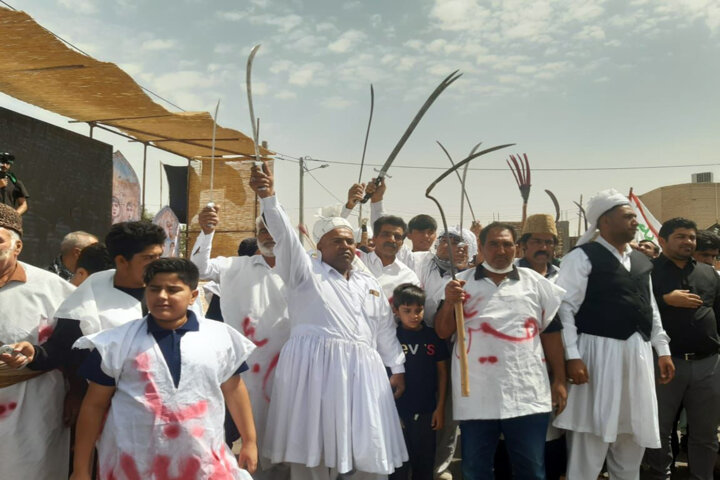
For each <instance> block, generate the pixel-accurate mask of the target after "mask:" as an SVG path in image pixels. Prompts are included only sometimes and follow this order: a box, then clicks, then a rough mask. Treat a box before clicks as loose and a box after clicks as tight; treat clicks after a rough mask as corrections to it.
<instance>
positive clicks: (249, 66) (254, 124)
mask: <svg viewBox="0 0 720 480" xmlns="http://www.w3.org/2000/svg"><path fill="white" fill-rule="evenodd" d="M259 49H260V44H259V43H258V44H257V45H255V46H254V47H253V48H252V50H250V56H249V57H248V60H247V67H246V68H245V85H246V87H247V97H248V108H249V109H250V125H252V129H253V144H254V147H255V161H256V162H259V161H260V147H259V145H258V142H259V141H260V140H259V139H260V133H259V132H258V120H257V119H256V117H255V109H253V101H252V64H253V60H254V59H255V54H256V53H257V51H258V50H259Z"/></svg>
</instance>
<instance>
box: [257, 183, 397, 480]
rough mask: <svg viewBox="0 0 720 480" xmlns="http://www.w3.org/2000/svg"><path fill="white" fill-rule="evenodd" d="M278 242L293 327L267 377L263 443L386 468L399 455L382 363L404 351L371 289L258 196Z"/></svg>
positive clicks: (345, 464) (309, 462) (364, 468)
mask: <svg viewBox="0 0 720 480" xmlns="http://www.w3.org/2000/svg"><path fill="white" fill-rule="evenodd" d="M261 206H262V209H263V215H264V218H265V223H266V224H267V226H268V230H269V231H270V234H271V235H272V236H273V238H274V239H275V241H276V242H277V244H276V246H275V249H274V251H275V255H276V258H277V265H276V267H275V269H276V271H277V272H278V273H279V274H280V276H281V277H282V278H283V280H284V281H285V285H286V288H287V301H288V310H289V312H290V322H291V325H292V331H291V334H290V339H289V340H288V341H287V342H286V343H285V346H284V347H283V349H282V351H281V353H280V360H279V362H278V366H277V370H276V373H275V385H274V386H273V396H272V398H271V399H270V412H269V415H268V424H267V428H266V433H265V442H264V446H263V452H264V455H266V456H268V457H269V458H270V459H271V460H272V461H273V463H279V462H293V463H299V464H303V465H306V466H308V467H317V466H325V467H327V468H335V469H337V470H338V472H340V473H347V472H349V471H351V470H352V469H355V470H357V471H361V472H368V473H377V474H388V473H391V472H392V471H393V470H394V469H395V468H397V467H399V466H400V465H402V462H403V461H405V460H407V458H408V457H407V451H406V449H405V441H404V439H403V435H402V431H401V428H400V420H399V418H398V414H397V409H396V408H395V402H394V400H393V395H392V391H391V388H390V383H389V382H388V377H387V373H386V371H385V367H384V366H383V363H384V364H385V365H387V366H388V367H390V368H391V371H393V372H394V373H399V372H403V371H404V368H403V363H404V361H405V358H404V354H403V351H402V347H401V346H400V343H399V342H398V341H397V338H396V336H395V322H394V319H393V316H392V312H391V310H390V306H389V304H388V302H387V299H386V298H385V296H384V295H383V294H382V292H381V289H380V285H379V284H378V282H377V280H376V279H375V278H373V277H372V276H370V275H368V274H365V273H362V272H357V271H354V270H351V273H350V277H349V279H346V278H345V277H344V276H342V275H341V274H340V273H338V271H337V270H335V269H334V268H332V267H330V266H329V265H328V264H326V263H323V262H322V261H321V260H320V259H319V258H312V257H310V256H309V255H308V254H307V253H306V252H305V250H304V249H303V247H302V245H301V244H300V241H299V239H298V237H297V235H296V233H295V232H294V230H293V228H292V226H291V224H290V221H289V219H288V218H287V215H286V214H285V213H284V212H283V211H282V210H281V209H280V207H279V205H278V203H277V199H276V197H274V196H273V197H268V198H264V199H262V200H261Z"/></svg>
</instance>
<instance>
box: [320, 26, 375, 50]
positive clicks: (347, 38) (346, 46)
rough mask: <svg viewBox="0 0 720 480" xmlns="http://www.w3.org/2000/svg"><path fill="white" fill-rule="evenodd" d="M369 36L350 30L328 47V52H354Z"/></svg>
mask: <svg viewBox="0 0 720 480" xmlns="http://www.w3.org/2000/svg"><path fill="white" fill-rule="evenodd" d="M366 37H367V36H366V35H365V34H364V33H363V32H361V31H359V30H348V31H347V32H345V33H343V34H342V35H340V37H339V38H338V39H337V40H335V41H334V42H332V43H331V44H330V45H328V50H330V51H331V52H335V53H345V52H348V51H349V50H352V49H353V48H354V47H355V46H357V45H358V44H359V43H360V42H361V41H363V40H365V38H366Z"/></svg>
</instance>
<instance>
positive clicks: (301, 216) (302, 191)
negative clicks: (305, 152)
mask: <svg viewBox="0 0 720 480" xmlns="http://www.w3.org/2000/svg"><path fill="white" fill-rule="evenodd" d="M298 164H299V165H300V199H299V200H300V201H299V204H300V214H299V215H298V218H299V224H298V225H305V216H304V208H305V201H304V197H305V186H304V184H305V178H304V177H305V157H300V160H299V161H298ZM298 235H300V241H301V242H303V235H302V233H301V232H300V228H299V227H298ZM303 243H304V242H303Z"/></svg>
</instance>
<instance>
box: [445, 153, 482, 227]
mask: <svg viewBox="0 0 720 480" xmlns="http://www.w3.org/2000/svg"><path fill="white" fill-rule="evenodd" d="M435 142H436V143H437V144H438V145H440V148H442V151H443V152H445V155H446V156H447V158H448V160H450V164H451V165H452V166H455V162H454V161H453V159H452V157H451V156H450V152H448V151H447V148H445V146H444V145H443V144H442V143H440V142H439V141H438V140H435ZM481 143H482V142H480V143H478V144H477V145H475V147H473V149H472V150H471V151H470V155H472V154H473V153H475V152H476V151H477V149H478V147H479V146H480V145H481ZM469 165H470V164H469V163H467V164H465V168H464V170H463V176H462V177H460V172H458V171H457V170H455V174H456V175H457V178H458V181H459V182H460V230H462V225H463V216H464V214H465V213H464V212H465V202H467V204H468V207H470V212H471V213H472V217H473V221H475V212H473V210H472V206H471V205H470V197H469V196H468V193H467V190H465V176H466V175H467V167H468V166H469Z"/></svg>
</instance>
